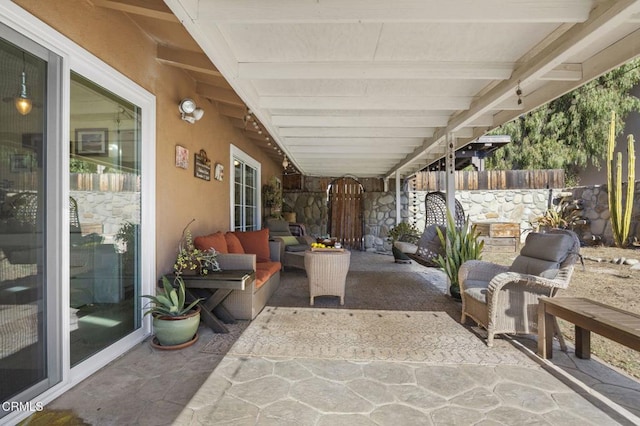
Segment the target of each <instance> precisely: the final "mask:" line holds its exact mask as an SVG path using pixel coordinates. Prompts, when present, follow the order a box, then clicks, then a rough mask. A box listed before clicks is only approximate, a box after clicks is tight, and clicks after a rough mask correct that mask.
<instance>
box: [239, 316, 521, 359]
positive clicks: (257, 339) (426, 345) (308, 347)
mask: <svg viewBox="0 0 640 426" xmlns="http://www.w3.org/2000/svg"><path fill="white" fill-rule="evenodd" d="M228 355H231V356H237V357H242V356H249V357H287V358H316V359H333V360H350V361H396V362H420V363H437V364H455V365H459V364H476V365H477V364H481V365H498V364H501V365H505V364H512V365H514V364H530V363H531V360H530V359H529V358H528V357H527V356H526V355H525V354H524V353H522V352H520V351H518V350H516V349H515V348H514V347H513V346H512V345H510V344H509V343H508V342H506V341H500V340H497V341H496V343H495V346H494V347H493V348H488V347H487V346H486V344H485V342H484V340H483V339H481V338H479V337H478V336H477V335H476V334H474V333H473V332H472V331H470V330H469V329H467V328H465V327H463V326H462V325H460V324H459V323H458V322H457V321H456V320H454V319H453V318H452V317H451V316H450V315H448V314H447V313H445V312H435V311H430V312H420V311H386V310H357V309H317V308H291V307H271V306H267V307H266V308H265V309H264V310H263V311H262V313H260V315H258V316H257V317H256V319H255V320H253V321H252V322H251V324H250V325H249V327H248V328H247V329H246V330H245V331H244V332H243V333H242V335H241V336H240V337H239V338H238V340H237V341H236V342H235V344H234V345H233V347H232V348H231V349H230V350H229V352H228Z"/></svg>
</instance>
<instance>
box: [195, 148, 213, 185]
mask: <svg viewBox="0 0 640 426" xmlns="http://www.w3.org/2000/svg"><path fill="white" fill-rule="evenodd" d="M194 163H195V166H194V169H193V174H194V176H195V177H197V178H200V179H204V180H211V160H209V157H207V152H206V151H205V150H204V149H201V150H200V152H199V153H197V154H195V161H194Z"/></svg>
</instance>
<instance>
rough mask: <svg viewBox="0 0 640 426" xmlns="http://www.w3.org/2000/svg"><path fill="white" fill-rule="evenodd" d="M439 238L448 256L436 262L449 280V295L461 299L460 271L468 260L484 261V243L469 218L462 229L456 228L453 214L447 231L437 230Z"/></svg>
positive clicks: (448, 222)
mask: <svg viewBox="0 0 640 426" xmlns="http://www.w3.org/2000/svg"><path fill="white" fill-rule="evenodd" d="M437 231H438V237H439V238H440V242H441V244H442V246H443V247H446V254H445V255H444V256H442V255H440V256H438V257H437V258H436V259H435V262H436V263H437V264H438V266H440V268H442V269H443V270H444V273H445V274H446V275H447V278H448V279H449V293H450V294H451V296H452V297H454V298H456V299H460V284H459V283H458V270H459V269H460V266H461V265H462V264H463V263H464V262H466V261H467V260H480V259H482V249H483V248H484V241H483V240H481V239H479V238H478V237H479V233H478V232H477V231H476V226H475V225H472V224H471V222H470V221H469V218H468V217H467V219H466V220H465V222H464V225H462V226H461V227H459V228H458V227H456V225H455V222H454V220H453V217H451V214H448V215H447V229H446V231H445V232H444V233H443V232H442V231H441V230H440V228H438V229H437Z"/></svg>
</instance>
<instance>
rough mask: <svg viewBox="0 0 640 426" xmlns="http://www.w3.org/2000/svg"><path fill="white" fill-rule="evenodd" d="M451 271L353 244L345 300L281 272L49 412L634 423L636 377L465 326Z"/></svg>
mask: <svg viewBox="0 0 640 426" xmlns="http://www.w3.org/2000/svg"><path fill="white" fill-rule="evenodd" d="M444 288H445V281H444V276H443V275H442V274H441V273H440V272H439V271H437V270H434V269H428V268H424V267H422V266H419V265H401V264H395V263H393V258H392V257H390V256H384V255H380V254H375V253H361V252H354V253H352V263H351V268H350V272H349V276H348V278H347V293H346V297H345V306H340V305H339V304H338V299H337V298H334V297H318V298H316V305H315V306H314V307H313V308H310V307H309V306H308V303H309V302H308V300H309V299H308V289H307V288H306V277H305V274H304V271H296V270H287V271H286V272H285V273H284V274H283V277H282V284H281V287H280V289H279V290H278V291H277V292H276V294H275V295H274V296H273V297H272V299H271V300H270V301H269V303H268V307H267V308H265V310H264V311H263V312H262V313H261V314H260V315H259V316H258V317H257V318H256V319H255V320H254V321H253V322H252V323H251V324H249V323H247V322H239V323H237V324H235V325H232V326H231V330H232V332H231V333H230V334H229V335H218V334H214V333H212V332H211V331H210V330H208V329H207V328H205V327H203V326H201V327H200V330H199V333H200V339H199V341H198V342H197V343H196V344H195V345H193V346H191V347H189V348H186V349H183V350H180V351H158V350H155V349H153V348H151V347H150V345H149V342H148V341H146V342H143V343H142V344H140V345H139V346H138V347H137V348H135V349H134V350H132V351H130V352H129V353H127V354H125V355H124V356H123V357H121V358H120V359H118V360H116V361H115V362H113V363H112V364H110V365H109V366H107V367H106V368H104V369H102V370H101V371H100V372H98V373H97V374H95V375H93V376H92V377H90V378H88V379H87V380H85V381H84V382H83V383H81V384H80V385H78V386H76V387H75V388H74V389H72V390H71V391H69V392H67V393H66V394H65V395H63V396H62V397H60V398H59V399H57V400H56V401H54V402H53V403H52V404H50V405H49V406H48V407H47V408H51V409H73V410H74V412H75V413H76V414H77V415H78V416H79V417H81V418H83V419H84V420H85V421H86V422H88V423H91V424H94V425H124V424H137V425H145V424H149V425H164V424H179V425H183V424H184V425H187V424H230V425H244V424H251V425H253V424H261V425H263V424H274V425H285V424H291V425H293V424H296V425H307V424H308V425H329V424H331V425H336V424H345V425H346V424H348V425H360V424H362V425H367V424H371V425H398V424H403V425H409V424H427V425H428V424H464V425H467V424H483V425H489V424H522V423H525V422H529V423H534V424H558V425H560V424H562V425H570V424H580V425H584V424H594V425H595V424H597V425H604V424H640V417H638V416H640V409H639V408H638V407H637V401H638V400H640V383H638V382H637V381H635V380H633V379H631V378H629V377H628V376H626V375H625V374H623V373H621V372H618V371H616V370H615V369H613V368H611V367H609V366H607V365H605V364H603V363H602V362H600V361H599V360H598V359H597V358H595V357H594V358H592V359H591V360H581V359H577V358H576V357H575V356H574V355H573V353H572V351H571V350H570V351H569V353H567V354H565V353H562V352H560V351H559V350H558V348H556V350H555V352H554V358H553V359H552V360H550V361H543V360H541V359H540V358H538V357H537V356H536V355H535V352H534V351H535V345H536V342H535V338H533V337H523V338H518V339H510V338H504V339H498V340H497V341H496V345H495V347H494V348H491V349H490V348H487V347H486V345H485V344H484V340H483V339H482V336H483V335H482V331H481V330H478V329H477V328H475V327H469V326H466V327H465V326H462V325H460V324H459V322H458V321H459V312H460V305H459V304H458V302H455V301H453V300H451V299H450V298H449V297H448V296H446V295H445V293H444Z"/></svg>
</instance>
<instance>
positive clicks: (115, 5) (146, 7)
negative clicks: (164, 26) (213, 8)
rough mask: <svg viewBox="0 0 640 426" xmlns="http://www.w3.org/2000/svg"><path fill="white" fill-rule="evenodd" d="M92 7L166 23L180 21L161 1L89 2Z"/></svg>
mask: <svg viewBox="0 0 640 426" xmlns="http://www.w3.org/2000/svg"><path fill="white" fill-rule="evenodd" d="M90 1H91V2H92V3H93V4H94V6H97V7H104V8H106V9H112V10H119V11H120V12H125V13H131V14H134V15H140V16H145V17H147V18H153V19H160V20H162V21H167V22H177V23H179V22H180V21H179V20H178V18H176V16H175V15H174V14H173V13H172V12H171V10H170V9H169V8H168V7H167V6H166V5H165V4H164V3H163V2H161V1H148V0H146V1H145V0H90Z"/></svg>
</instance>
